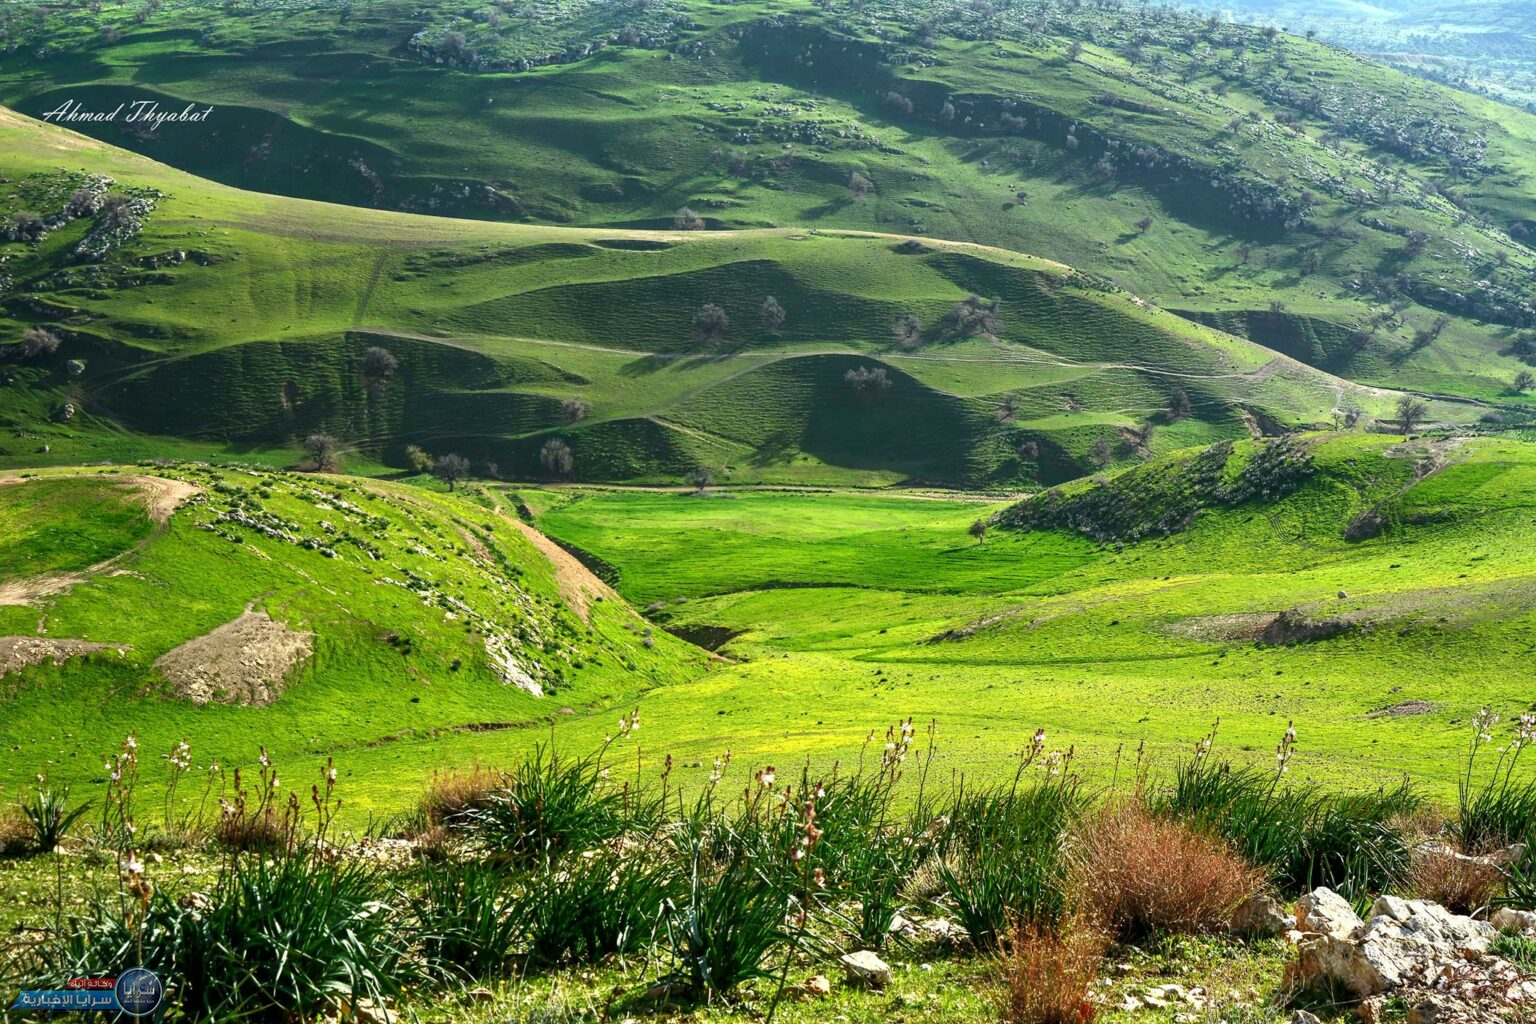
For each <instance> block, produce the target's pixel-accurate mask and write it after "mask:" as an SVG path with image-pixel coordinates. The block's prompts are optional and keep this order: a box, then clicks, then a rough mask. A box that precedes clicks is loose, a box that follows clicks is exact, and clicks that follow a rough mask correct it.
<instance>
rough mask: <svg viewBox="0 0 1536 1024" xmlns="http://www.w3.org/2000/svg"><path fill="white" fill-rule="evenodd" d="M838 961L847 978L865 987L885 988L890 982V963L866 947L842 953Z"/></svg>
mask: <svg viewBox="0 0 1536 1024" xmlns="http://www.w3.org/2000/svg"><path fill="white" fill-rule="evenodd" d="M838 963H840V964H842V965H843V970H844V971H846V972H847V973H848V980H849V981H851V982H854V983H856V984H859V985H863V986H865V987H866V988H885V986H887V985H889V984H890V983H891V965H890V964H888V963H886V962H885V961H884V960H881V959H880V958H879V957H878V956H876V955H875V954H874V953H872V952H870V951H869V950H867V949H861V950H859V951H858V952H857V953H844V954H843V955H842V956H841V957H838Z"/></svg>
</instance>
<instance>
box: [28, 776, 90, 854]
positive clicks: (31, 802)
mask: <svg viewBox="0 0 1536 1024" xmlns="http://www.w3.org/2000/svg"><path fill="white" fill-rule="evenodd" d="M90 806H91V804H90V801H88V800H87V801H86V802H84V803H82V804H80V805H79V806H78V807H75V808H74V809H73V810H71V809H70V806H69V787H68V786H56V785H54V784H53V783H51V782H49V781H48V779H47V778H46V777H42V778H39V779H38V783H37V788H36V789H35V790H33V792H32V795H31V796H30V797H28V798H26V799H24V800H22V802H21V813H22V814H23V816H25V817H26V819H27V821H28V823H29V824H31V826H32V831H33V833H34V834H35V836H36V839H37V849H38V850H39V851H40V852H42V853H49V852H51V851H53V850H55V849H57V848H58V845H59V843H60V842H61V841H62V840H63V839H64V837H65V836H66V835H68V834H69V830H70V829H71V828H72V827H73V826H74V824H75V822H77V821H79V820H80V816H81V815H82V814H84V813H85V812H86V811H87V810H89V809H90Z"/></svg>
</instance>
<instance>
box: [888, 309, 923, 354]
mask: <svg viewBox="0 0 1536 1024" xmlns="http://www.w3.org/2000/svg"><path fill="white" fill-rule="evenodd" d="M891 338H892V340H894V341H895V342H896V346H897V347H898V348H904V349H914V348H917V347H918V346H919V345H921V344H922V343H923V325H922V322H921V321H919V320H918V319H917V317H915V316H912V315H911V314H910V313H907V314H903V315H901V316H899V317H897V318H896V322H895V323H894V324H892V325H891Z"/></svg>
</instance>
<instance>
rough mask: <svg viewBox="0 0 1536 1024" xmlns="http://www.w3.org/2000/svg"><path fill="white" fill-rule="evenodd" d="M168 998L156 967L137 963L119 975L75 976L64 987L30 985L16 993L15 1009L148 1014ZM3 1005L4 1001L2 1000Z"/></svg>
mask: <svg viewBox="0 0 1536 1024" xmlns="http://www.w3.org/2000/svg"><path fill="white" fill-rule="evenodd" d="M164 999H165V986H164V985H162V984H161V983H160V979H159V978H158V977H156V976H155V973H154V972H153V971H148V970H145V969H144V968H142V967H133V968H130V969H128V970H126V971H124V972H123V973H122V974H121V975H119V976H118V977H116V978H71V979H70V980H69V988H68V989H64V990H45V989H30V990H28V991H24V992H22V993H20V994H19V995H17V996H16V1002H14V1003H12V1004H11V1009H13V1010H54V1011H90V1010H100V1011H107V1012H111V1011H114V1010H115V1011H117V1012H119V1013H122V1014H125V1015H127V1016H129V1017H148V1016H149V1015H150V1014H152V1013H154V1012H155V1011H156V1010H158V1009H159V1008H160V1003H161V1002H162V1001H163V1000H164ZM0 1005H3V1004H0Z"/></svg>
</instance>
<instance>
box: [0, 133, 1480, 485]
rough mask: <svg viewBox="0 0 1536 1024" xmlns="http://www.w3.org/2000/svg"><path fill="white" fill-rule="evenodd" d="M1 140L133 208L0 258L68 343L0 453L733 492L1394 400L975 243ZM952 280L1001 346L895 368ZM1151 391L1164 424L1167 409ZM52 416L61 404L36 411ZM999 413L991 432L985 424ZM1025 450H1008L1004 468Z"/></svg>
mask: <svg viewBox="0 0 1536 1024" xmlns="http://www.w3.org/2000/svg"><path fill="white" fill-rule="evenodd" d="M0 142H3V146H0V152H3V153H4V156H3V157H0V169H3V171H4V173H5V175H6V176H7V177H8V178H10V179H12V182H13V186H14V187H15V188H17V189H19V190H21V191H22V192H25V190H26V189H28V188H35V187H37V186H36V183H37V182H38V181H40V180H41V181H51V180H53V178H52V177H50V176H51V175H56V174H57V173H58V169H59V168H70V167H81V166H88V167H90V168H91V169H92V170H94V171H98V172H101V173H106V174H110V175H111V176H112V177H114V178H115V179H116V180H117V181H118V182H119V186H120V187H126V186H136V187H152V188H156V189H158V190H160V191H161V192H162V193H164V197H163V198H161V199H160V200H159V201H158V205H157V207H156V209H155V211H154V212H153V213H152V215H151V216H150V217H149V219H148V222H147V225H146V227H145V229H144V233H143V235H142V236H141V237H140V238H138V239H137V240H136V241H135V242H133V243H132V244H131V245H130V246H128V247H125V249H124V250H119V251H118V253H117V254H115V255H114V256H112V257H111V258H109V260H108V261H107V263H106V264H105V269H104V277H97V278H94V279H79V278H76V277H73V276H69V275H71V274H73V273H74V271H72V270H71V269H70V265H69V264H68V263H66V262H64V259H63V256H62V255H61V254H62V253H63V252H65V251H66V250H67V249H68V248H69V247H71V246H72V245H73V244H75V243H76V242H77V241H78V239H79V237H80V236H81V235H82V234H83V233H84V231H85V230H86V228H85V225H84V223H83V222H76V223H75V224H73V225H71V226H70V227H68V228H66V229H64V230H62V231H59V232H57V233H55V234H54V235H51V236H49V238H48V239H47V240H46V241H45V242H44V243H42V245H41V246H37V247H32V246H23V245H13V246H10V247H7V248H8V249H9V254H10V255H11V257H12V258H11V260H10V262H8V263H7V264H6V268H7V270H8V271H9V272H10V273H11V275H12V276H13V277H14V278H15V280H16V281H17V282H20V283H21V286H22V287H20V288H18V289H17V290H15V292H14V293H13V297H12V299H11V300H10V301H9V302H8V303H7V306H6V308H7V310H8V311H9V313H10V314H11V315H12V316H14V317H16V318H17V319H16V320H15V321H12V326H13V329H17V328H19V327H20V326H21V324H22V323H28V322H30V323H41V324H46V325H49V326H51V327H52V328H54V329H55V330H58V331H60V332H61V333H62V334H63V335H64V336H65V337H66V339H67V340H66V344H65V345H64V347H63V348H61V349H60V351H59V352H58V353H57V354H56V356H54V357H52V358H51V359H48V360H42V361H35V362H32V363H22V364H16V365H17V367H18V368H17V369H15V370H12V371H10V372H9V373H8V374H7V376H9V377H13V378H14V382H13V383H12V384H11V385H10V386H8V387H7V388H5V389H4V390H3V391H0V404H3V408H4V409H5V410H6V412H7V414H8V417H9V420H10V425H11V427H12V440H5V441H4V442H3V447H4V448H5V449H6V450H5V452H4V458H5V460H6V462H8V463H9V464H11V465H17V464H37V463H47V462H58V461H66V460H73V461H83V460H85V459H89V458H102V457H106V458H118V459H122V458H131V457H135V456H137V455H142V454H144V453H146V452H156V453H158V452H162V451H165V452H169V453H170V454H178V453H182V454H201V453H220V452H222V453H225V454H230V453H234V454H238V455H240V456H242V457H245V458H248V459H258V460H259V459H271V460H281V459H287V458H289V457H291V456H288V455H286V454H285V453H284V451H283V449H284V448H285V447H286V446H287V445H290V444H291V443H292V440H293V439H294V438H296V437H302V436H304V435H305V434H307V433H309V432H310V431H314V430H326V431H329V432H331V433H334V434H336V435H338V436H340V437H342V438H343V439H345V440H347V441H349V442H350V443H352V444H353V445H355V446H357V447H358V448H359V449H360V451H361V457H360V458H359V460H358V461H357V462H355V463H354V464H353V468H354V469H358V470H361V471H364V472H366V471H368V470H369V468H370V466H371V465H372V464H373V460H376V459H378V458H380V457H383V458H387V459H389V460H392V461H394V462H395V463H396V464H399V460H400V454H401V450H402V449H403V447H404V445H405V444H406V443H408V442H415V443H420V444H422V445H424V446H426V447H428V448H430V449H433V450H436V451H439V452H441V451H444V450H453V449H456V450H459V451H461V452H463V453H464V454H466V455H469V456H471V457H472V458H473V459H474V460H475V462H476V463H477V470H479V469H483V468H485V467H486V464H488V463H495V464H496V465H498V466H499V467H500V469H501V471H502V472H504V473H513V474H517V475H520V476H524V477H528V476H537V475H538V474H539V473H540V472H541V468H540V466H539V462H538V457H537V456H538V452H539V450H540V447H541V446H542V445H543V443H544V442H545V441H546V440H548V439H549V438H550V437H551V436H562V437H565V438H568V439H569V442H570V444H571V447H572V448H573V449H574V450H575V455H576V466H577V472H578V474H579V475H580V476H582V477H585V478H588V479H606V480H633V479H658V478H659V479H665V478H672V479H676V478H677V477H678V476H681V475H682V474H684V473H686V472H687V471H688V470H690V469H691V468H692V467H694V466H696V465H699V464H701V463H702V464H705V465H709V466H711V467H714V468H715V469H716V471H717V472H722V471H723V472H725V473H727V474H728V475H730V476H731V477H732V478H733V479H735V480H737V481H753V480H770V481H772V480H777V481H790V482H796V481H800V482H806V481H809V482H846V483H858V484H869V483H876V484H878V483H889V482H895V481H900V480H909V479H918V480H924V479H926V480H931V481H937V482H942V483H946V484H951V485H977V484H991V485H995V486H1015V485H1018V484H1022V483H1028V482H1030V481H1033V480H1044V481H1045V482H1047V483H1049V482H1054V481H1056V480H1061V479H1066V478H1069V477H1072V476H1076V475H1078V474H1080V473H1082V472H1084V471H1085V470H1087V469H1088V468H1091V465H1092V464H1091V462H1090V461H1089V458H1088V456H1089V453H1090V449H1091V448H1092V447H1093V445H1094V443H1095V442H1096V441H1099V440H1104V441H1106V442H1108V443H1109V445H1110V450H1111V453H1112V455H1113V456H1114V457H1116V458H1134V457H1135V453H1134V452H1132V451H1131V450H1130V449H1129V448H1127V447H1126V446H1124V445H1123V444H1122V443H1121V440H1122V428H1125V427H1131V426H1135V425H1139V424H1147V423H1151V424H1153V425H1154V426H1155V427H1156V430H1155V431H1154V432H1153V434H1152V436H1151V441H1150V449H1151V451H1153V452H1161V451H1168V450H1172V449H1175V448H1179V447H1184V446H1187V445H1190V444H1198V443H1203V442H1208V441H1211V440H1215V439H1217V438H1220V437H1232V436H1241V435H1243V434H1245V433H1246V431H1247V427H1246V426H1245V423H1244V419H1243V417H1244V416H1245V415H1246V413H1245V411H1244V410H1248V409H1252V410H1254V411H1255V412H1257V413H1259V414H1260V415H1262V416H1268V417H1270V418H1273V419H1275V420H1278V421H1280V422H1284V423H1319V422H1323V421H1325V420H1326V419H1327V417H1328V411H1329V409H1331V408H1335V407H1339V406H1352V407H1355V408H1358V409H1360V410H1361V411H1362V412H1364V413H1365V414H1367V415H1368V416H1369V415H1375V416H1381V417H1385V416H1390V415H1391V409H1392V405H1393V398H1394V396H1393V395H1391V394H1390V393H1384V392H1378V391H1374V390H1372V389H1366V388H1360V387H1356V386H1352V385H1350V384H1348V383H1347V382H1344V381H1342V380H1340V379H1338V378H1335V377H1332V376H1329V375H1327V374H1325V373H1322V372H1319V371H1316V370H1313V369H1312V368H1310V367H1307V366H1304V365H1302V364H1300V363H1297V362H1295V361H1293V360H1290V359H1287V358H1285V357H1280V356H1277V355H1276V354H1275V353H1274V352H1272V351H1270V350H1267V349H1265V348H1262V347H1260V346H1258V345H1256V344H1253V343H1251V342H1247V341H1243V340H1241V339H1237V338H1234V337H1232V336H1230V335H1225V334H1221V333H1218V332H1216V331H1214V330H1210V329H1207V328H1203V327H1199V326H1195V325H1192V324H1190V323H1189V322H1188V321H1185V320H1183V319H1181V318H1178V317H1175V316H1173V315H1171V314H1169V313H1166V312H1163V311H1160V310H1157V309H1154V308H1151V307H1148V306H1146V305H1145V304H1144V303H1141V302H1139V301H1138V300H1136V299H1134V298H1132V297H1131V296H1128V295H1126V294H1124V293H1118V292H1105V291H1102V290H1100V289H1099V288H1098V287H1097V286H1096V285H1095V284H1093V283H1092V282H1091V281H1087V280H1085V279H1083V278H1081V277H1078V276H1074V275H1073V274H1072V273H1071V272H1070V271H1068V270H1067V269H1066V268H1063V267H1061V266H1060V265H1058V264H1054V263H1051V262H1049V261H1045V260H1040V259H1036V258H1033V257H1028V256H1022V255H1018V254H1015V253H1010V252H1006V251H1001V250H995V249H988V248H985V247H979V246H973V245H965V244H959V243H937V242H935V243H931V244H930V245H929V247H928V249H927V250H926V251H924V252H920V253H915V254H913V253H903V252H899V251H897V250H896V248H895V247H894V245H895V240H893V239H892V238H891V237H888V236H874V235H859V234H852V233H836V234H833V233H817V234H809V233H801V232H794V231H789V230H759V231H741V232H736V231H733V232H709V233H691V234H690V233H677V232H650V233H646V232H634V231H622V230H609V229H566V228H551V227H538V226H524V225H498V224H491V223H484V222H475V221H462V220H450V219H445V218H428V217H419V216H410V215H405V214H399V213H387V212H380V211H365V210H357V209H352V208H346V207H336V206H327V205H322V204H317V203H312V202H305V201H301V200H292V199H283V198H277V197H272V196H265V195H258V194H254V193H247V192H240V191H236V190H233V189H229V188H226V187H223V186H219V185H215V184H212V183H209V182H206V181H203V180H200V179H197V178H193V177H191V176H188V175H186V174H184V173H181V172H178V171H174V170H171V169H169V168H166V167H164V166H161V165H158V164H155V163H152V162H150V161H148V160H146V159H144V158H142V157H139V156H135V155H133V154H129V153H126V152H124V151H121V150H115V149H112V148H110V147H107V146H104V145H102V144H100V143H96V142H93V141H90V140H87V139H84V138H83V137H81V136H78V135H75V134H72V133H69V132H66V131H62V130H60V129H57V128H52V127H48V126H43V125H39V124H38V123H36V122H32V121H29V120H27V119H25V118H22V117H20V116H17V115H15V114H12V113H0ZM39 176H42V177H41V178H39ZM3 188H4V186H0V190H3ZM175 251H182V252H188V253H191V254H193V256H192V258H189V259H187V260H186V261H185V262H182V263H180V264H179V265H175V266H165V265H162V266H161V267H159V268H158V269H155V270H153V271H151V270H149V269H146V268H145V267H144V266H143V265H142V263H140V262H137V254H149V255H154V254H164V253H167V252H175ZM61 263H63V265H64V267H65V269H64V271H63V272H60V271H59V269H58V268H59V266H60V265H61ZM61 275H62V276H61ZM29 282H30V285H29V284H28V283H29ZM28 288H30V290H26V289H28ZM969 291H980V292H983V293H984V294H988V295H992V296H996V297H998V298H1000V299H1001V301H1002V311H1003V313H1002V320H1003V326H1002V330H1001V332H1000V335H1001V337H1000V340H998V341H989V340H981V339H970V340H965V339H958V338H955V337H952V336H946V335H944V334H943V332H942V331H940V330H939V329H938V328H936V327H930V329H929V332H928V343H927V344H926V345H925V346H924V347H923V348H922V349H921V350H919V351H916V352H899V351H892V349H893V346H892V344H891V342H890V340H889V337H890V325H891V323H892V321H893V319H894V318H895V317H896V316H897V315H900V314H903V313H913V314H916V315H919V316H920V317H921V318H922V320H923V321H924V322H925V323H927V324H929V325H933V324H935V323H936V322H937V321H938V320H939V319H940V318H941V317H942V316H943V314H944V313H945V312H946V311H947V310H948V309H949V308H950V307H951V306H952V305H953V304H954V303H955V302H957V301H958V300H960V299H962V298H964V296H965V295H966V293H967V292H969ZM765 294H774V295H776V296H777V297H778V298H779V300H780V302H781V303H782V304H783V306H784V307H785V308H786V309H787V310H788V314H789V316H788V320H787V321H786V323H785V324H784V326H783V328H782V329H781V330H780V331H779V332H777V333H776V334H773V335H769V334H766V333H765V332H764V331H763V330H762V328H761V327H760V326H759V325H758V315H757V309H758V307H759V305H760V304H761V302H762V299H763V296H764V295H765ZM711 301H713V302H718V303H721V304H723V305H724V306H725V307H726V309H727V311H728V312H729V313H730V315H731V317H732V324H733V326H732V329H731V332H730V334H729V336H728V338H727V341H726V343H725V344H724V345H723V346H720V347H719V348H717V349H712V350H701V349H700V348H699V347H698V346H697V345H696V344H695V343H694V342H693V341H692V339H691V325H690V321H691V318H692V314H693V311H694V310H696V309H697V308H698V307H699V306H700V305H701V304H702V303H704V302H711ZM371 345H383V346H385V347H387V348H389V349H390V350H391V351H392V352H394V353H395V355H396V356H397V358H398V359H399V361H400V368H399V371H398V373H397V374H396V375H395V377H394V379H393V380H391V382H390V383H389V385H388V386H387V387H386V388H384V389H383V390H382V392H381V393H376V394H370V392H369V390H368V389H367V388H366V387H365V386H364V383H363V381H362V379H361V369H360V362H361V355H362V352H363V351H364V350H365V349H366V348H367V347H368V346H371ZM75 357H78V358H83V359H85V360H86V370H85V373H84V374H83V375H82V376H80V377H78V378H74V377H70V376H68V375H67V374H66V372H65V361H66V360H67V359H70V358H75ZM855 357H857V358H855ZM877 364H884V365H885V367H886V369H887V371H888V373H889V374H890V376H891V378H892V381H893V385H894V386H893V387H892V388H891V390H890V391H889V393H887V394H885V395H883V397H881V398H880V399H878V400H867V399H860V398H859V397H858V396H857V395H856V394H855V393H854V392H853V391H852V390H851V389H850V388H849V387H848V386H847V385H846V384H845V382H844V380H843V377H844V375H845V374H846V373H847V372H848V371H849V370H851V369H856V368H858V367H861V366H873V365H877ZM1179 390H1182V391H1184V392H1185V393H1186V394H1187V396H1188V399H1189V403H1190V409H1191V413H1192V415H1191V416H1190V417H1189V418H1186V419H1181V420H1179V421H1177V422H1170V421H1169V418H1168V416H1167V415H1166V413H1165V412H1164V410H1166V409H1167V407H1168V406H1169V404H1170V399H1171V396H1172V395H1173V394H1174V393H1175V391H1179ZM567 398H580V399H582V400H583V401H585V402H586V403H587V404H588V406H589V408H590V413H589V415H588V417H587V419H586V420H585V421H583V422H581V423H579V424H575V425H568V424H567V423H566V420H565V417H564V415H563V413H562V411H561V402H562V400H564V399H567ZM65 401H69V402H72V403H73V404H74V405H75V406H76V407H77V409H78V410H79V411H78V413H77V415H76V417H75V418H74V419H73V420H72V421H70V422H68V423H61V422H56V421H53V420H52V419H51V417H53V416H54V414H55V412H56V410H58V409H59V408H60V407H61V406H62V404H63V403H64V402H65ZM1005 402H1011V403H1012V405H1013V417H1012V419H1011V420H1008V419H1006V418H1005V417H1000V416H999V415H998V412H999V409H1000V408H1001V407H1002V406H1003V405H1004V403H1005ZM1433 411H1434V414H1435V415H1437V416H1441V417H1445V418H1450V419H1467V418H1470V417H1472V416H1473V415H1474V414H1475V413H1476V412H1477V411H1478V410H1477V408H1476V407H1474V406H1463V405H1454V404H1451V403H1434V410H1433ZM913 424H917V425H918V427H919V429H917V430H915V431H914V430H912V429H910V427H911V425H913ZM144 434H148V435H153V436H160V437H169V438H170V440H168V441H166V442H163V443H162V442H161V441H158V440H151V439H149V438H145V437H143V436H142V435H144ZM1026 442H1034V443H1035V444H1037V445H1038V446H1039V449H1038V452H1034V453H1032V454H1028V455H1021V454H1020V448H1021V446H1023V445H1024V444H1025V443H1026ZM44 447H46V448H47V450H46V451H44V450H43V448H44ZM957 452H959V453H964V454H963V455H962V456H961V457H960V458H958V459H957V458H956V456H955V453H957Z"/></svg>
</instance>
